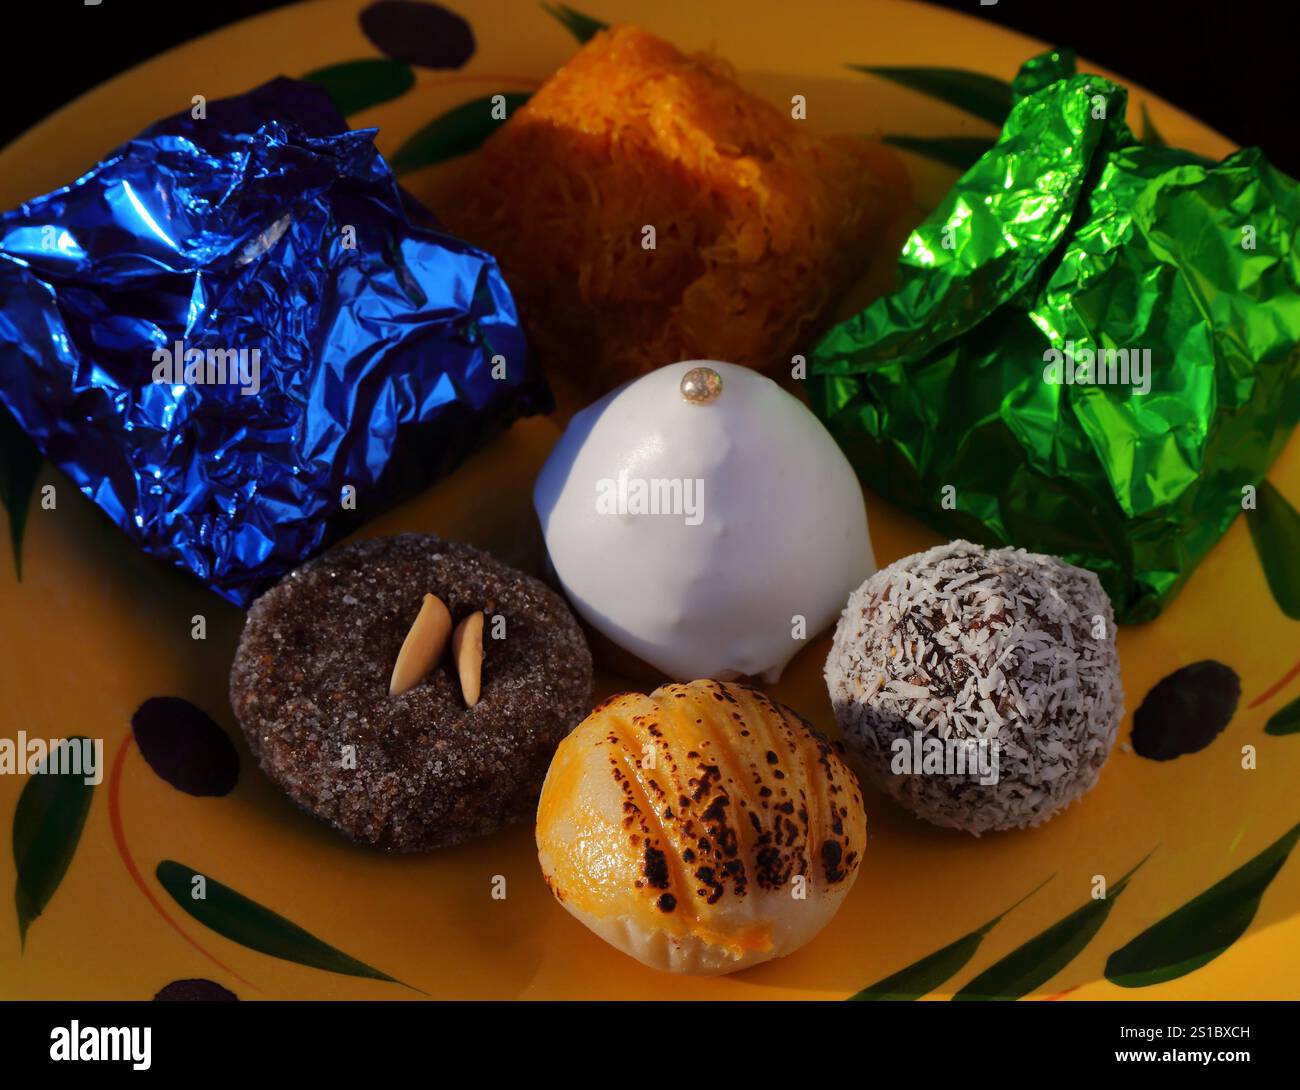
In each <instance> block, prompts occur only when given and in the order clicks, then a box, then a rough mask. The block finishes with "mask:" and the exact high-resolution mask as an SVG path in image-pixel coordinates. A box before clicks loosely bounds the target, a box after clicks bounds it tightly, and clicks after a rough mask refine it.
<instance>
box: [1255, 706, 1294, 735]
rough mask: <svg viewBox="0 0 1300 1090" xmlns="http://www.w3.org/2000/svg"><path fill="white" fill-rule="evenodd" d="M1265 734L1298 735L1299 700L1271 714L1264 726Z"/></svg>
mask: <svg viewBox="0 0 1300 1090" xmlns="http://www.w3.org/2000/svg"><path fill="white" fill-rule="evenodd" d="M1264 733H1265V734H1300V699H1296V700H1293V701H1291V703H1290V704H1288V705H1287V706H1286V707H1284V708H1282V709H1281V710H1280V711H1276V712H1274V713H1273V715H1272V717H1271V718H1270V719H1269V721H1268V723H1267V724H1265V726H1264Z"/></svg>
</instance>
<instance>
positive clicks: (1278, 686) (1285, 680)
mask: <svg viewBox="0 0 1300 1090" xmlns="http://www.w3.org/2000/svg"><path fill="white" fill-rule="evenodd" d="M1298 675H1300V662H1297V663H1296V664H1295V665H1294V666H1292V667H1291V669H1289V670H1288V671H1287V672H1286V673H1285V674H1283V675H1282V676H1281V677H1280V678H1278V679H1277V681H1276V682H1274V684H1272V685H1270V686H1269V687H1268V688H1267V689H1265V690H1264V691H1263V692H1262V693H1260V694H1259V696H1257V697H1255V699H1254V700H1252V701H1251V702H1250V703H1249V704H1247V705H1246V707H1248V708H1258V707H1259V706H1260V705H1261V704H1264V703H1266V702H1267V701H1269V700H1272V699H1273V697H1275V696H1277V694H1278V693H1280V692H1281V691H1282V690H1283V689H1285V688H1286V687H1287V686H1288V685H1289V684H1290V683H1291V682H1292V681H1294V680H1295V679H1296V677H1297V676H1298Z"/></svg>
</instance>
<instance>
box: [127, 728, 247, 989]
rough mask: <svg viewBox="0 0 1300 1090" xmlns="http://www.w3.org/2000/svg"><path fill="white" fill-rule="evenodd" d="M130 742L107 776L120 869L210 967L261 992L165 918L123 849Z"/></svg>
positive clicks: (166, 915) (168, 918) (161, 907)
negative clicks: (124, 781) (123, 801)
mask: <svg viewBox="0 0 1300 1090" xmlns="http://www.w3.org/2000/svg"><path fill="white" fill-rule="evenodd" d="M133 740H134V739H133V738H132V736H131V734H130V733H129V732H128V733H127V735H126V737H125V738H123V739H122V744H121V745H120V746H118V747H117V754H116V755H115V756H114V758H113V770H112V772H111V773H110V774H109V779H108V820H109V824H110V825H112V827H113V841H114V843H116V845H117V854H118V855H120V856H121V857H122V865H123V866H125V867H126V872H127V874H129V875H130V876H131V880H132V881H133V882H134V883H135V884H136V886H138V887H139V889H140V892H141V893H143V894H144V897H145V900H146V901H148V902H149V903H150V904H151V905H152V906H153V909H154V911H155V912H157V913H158V915H159V916H161V917H162V918H163V919H164V920H165V921H166V922H167V924H168V926H169V927H171V928H172V930H173V931H175V932H176V933H177V934H178V935H180V937H181V938H183V939H184V940H185V941H186V942H188V943H189V944H190V945H191V946H192V947H194V949H195V950H197V951H198V952H199V953H200V954H202V955H203V956H204V957H205V958H207V959H208V960H209V961H210V962H212V964H213V965H216V966H217V967H218V968H220V969H224V970H225V971H226V972H227V973H229V974H230V975H231V976H233V977H234V978H235V979H236V980H238V981H239V982H240V983H241V984H245V985H247V986H248V987H250V988H252V989H253V990H254V991H259V992H260V991H261V990H262V989H261V988H259V987H258V986H257V985H256V984H254V983H253V982H252V981H250V980H247V979H245V978H244V977H242V976H240V975H239V974H238V973H237V972H235V970H234V969H232V968H231V967H230V966H229V965H227V964H226V963H225V962H223V961H221V960H220V959H219V958H218V957H216V955H214V954H211V953H209V952H208V951H207V950H205V949H204V948H203V947H202V946H200V945H199V943H198V942H197V941H195V940H194V939H193V938H191V937H190V935H189V934H187V933H186V931H185V929H184V928H183V927H181V925H180V924H178V923H177V922H176V921H175V920H173V919H172V918H171V916H169V915H168V914H167V910H166V909H165V908H163V906H162V904H161V903H160V902H159V901H158V898H157V897H155V896H154V895H153V891H152V890H151V889H150V888H149V887H148V886H147V885H146V884H145V881H144V878H143V876H142V875H141V874H140V871H139V868H137V867H136V865H135V860H134V859H132V858H131V851H130V849H129V848H127V846H126V832H125V831H124V829H123V826H122V807H121V784H122V766H123V765H124V764H125V763H126V753H127V750H128V749H130V748H131V743H132V741H133Z"/></svg>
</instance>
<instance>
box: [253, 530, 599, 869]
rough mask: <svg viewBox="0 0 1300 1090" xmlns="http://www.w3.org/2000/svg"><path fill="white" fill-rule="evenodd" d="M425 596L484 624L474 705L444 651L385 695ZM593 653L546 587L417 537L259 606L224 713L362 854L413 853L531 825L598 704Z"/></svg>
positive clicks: (330, 559) (320, 570)
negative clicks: (576, 731)
mask: <svg viewBox="0 0 1300 1090" xmlns="http://www.w3.org/2000/svg"><path fill="white" fill-rule="evenodd" d="M426 594H434V595H437V596H438V598H440V599H441V600H442V602H443V603H445V604H446V607H447V609H448V610H449V611H450V614H451V617H452V618H453V620H454V621H455V622H456V623H458V624H459V623H460V622H461V621H462V620H463V619H464V618H466V617H469V616H470V615H472V614H474V613H475V612H476V611H482V613H483V614H484V628H483V638H482V647H483V660H482V668H481V672H480V685H481V691H480V694H479V696H478V700H477V702H476V703H475V704H474V705H473V707H470V706H468V705H467V703H466V697H465V695H464V693H463V691H462V685H461V679H460V677H459V676H458V673H457V664H456V661H455V657H454V656H453V654H452V652H451V650H450V648H448V649H447V651H446V652H445V653H444V654H443V655H442V656H441V658H440V661H438V662H437V663H436V664H435V665H433V667H432V669H431V670H430V672H429V673H428V674H427V676H424V677H423V678H422V679H421V680H420V681H419V682H418V683H416V684H414V685H412V687H411V688H409V689H407V690H406V691H405V692H401V693H399V694H398V695H389V688H390V681H391V680H392V675H393V667H394V664H395V663H396V661H397V657H398V652H399V651H400V650H401V648H402V645H403V642H404V641H405V640H406V637H407V634H408V632H410V630H411V627H412V624H413V623H414V622H415V620H416V617H417V616H418V615H419V614H420V611H421V605H422V601H423V599H424V596H425V595H426ZM591 685H592V677H591V653H590V651H589V650H588V649H587V645H586V642H585V641H584V639H583V636H582V632H581V630H580V629H579V628H578V624H577V622H576V621H575V620H574V618H573V615H572V614H571V613H570V612H569V610H568V607H567V606H566V605H565V604H564V602H563V601H562V600H561V599H560V597H559V596H558V595H556V594H555V593H554V592H553V591H551V590H549V589H548V588H547V587H546V586H545V585H543V584H542V583H541V582H539V581H538V580H536V579H534V578H532V577H531V576H528V575H525V574H523V573H522V572H519V571H516V570H515V569H513V568H510V567H508V566H507V565H505V564H503V563H501V562H500V561H498V560H496V559H494V558H493V557H491V556H490V555H488V554H487V553H485V552H483V551H481V550H479V549H475V548H473V547H472V546H469V545H462V544H457V543H454V542H448V541H443V540H441V539H440V538H437V537H433V536H430V535H423V534H402V535H400V536H398V537H389V538H371V539H367V540H363V541H357V542H353V543H351V544H347V545H342V546H338V547H336V548H333V549H331V550H329V551H328V552H326V553H324V554H323V555H322V556H320V557H318V558H317V559H315V560H313V561H311V562H309V563H307V564H305V565H303V566H302V567H300V568H298V569H297V570H296V571H293V572H291V573H290V574H289V575H287V576H286V577H285V578H284V579H283V580H282V581H281V582H280V583H278V584H277V585H276V586H274V587H273V588H272V589H271V590H270V591H268V592H267V593H266V594H264V595H263V596H262V597H261V598H259V599H258V600H257V601H256V602H255V603H253V606H252V608H251V609H250V610H249V612H248V619H247V621H246V623H245V626H244V632H243V635H242V637H241V638H240V641H239V649H238V651H237V652H236V654H235V662H234V666H233V667H232V669H231V674H230V702H231V706H232V707H233V708H234V711H235V715H236V717H237V718H238V720H239V723H240V726H241V727H242V728H243V731H244V734H245V735H246V736H247V738H248V744H249V746H250V747H251V748H252V751H253V753H254V754H255V755H256V756H257V758H258V761H259V762H260V764H261V766H262V770H263V771H264V772H265V773H266V774H267V776H269V777H270V778H271V780H272V781H274V782H275V783H276V784H277V785H278V786H279V787H280V789H281V790H282V791H284V792H285V794H287V795H288V796H289V797H290V798H291V799H293V800H294V801H295V802H296V803H298V805H299V806H301V807H302V808H303V809H304V810H307V811H308V812H309V813H312V814H315V815H316V816H317V817H319V818H322V819H323V820H325V821H328V822H329V823H330V824H331V825H333V826H334V827H335V828H336V829H338V830H339V831H340V832H342V833H345V834H346V835H347V836H349V837H350V838H352V839H353V840H355V841H358V842H359V843H362V844H369V845H373V846H375V847H378V848H383V849H386V850H388V851H398V852H414V851H426V850H428V849H431V848H437V847H442V846H444V845H448V844H457V843H459V842H461V841H463V840H468V839H470V838H472V837H476V836H485V835H486V834H488V833H491V832H494V831H495V830H497V829H499V828H500V827H502V826H503V825H506V824H508V823H510V822H512V821H515V820H517V819H518V818H521V817H524V816H528V815H531V814H532V812H533V807H534V804H535V803H536V800H537V795H538V792H539V790H540V788H541V784H542V780H543V778H544V777H545V775H546V769H547V766H548V764H549V762H550V759H551V755H552V754H553V753H554V751H555V747H556V746H557V745H558V744H559V742H560V740H561V739H563V738H564V736H565V735H566V734H568V732H569V730H570V729H571V728H572V727H573V726H574V725H576V724H577V723H578V722H579V721H581V719H582V718H583V716H584V715H585V714H586V712H587V710H588V709H589V708H590V706H591Z"/></svg>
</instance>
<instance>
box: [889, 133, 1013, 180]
mask: <svg viewBox="0 0 1300 1090" xmlns="http://www.w3.org/2000/svg"><path fill="white" fill-rule="evenodd" d="M883 140H884V143H886V144H891V145H892V146H894V147H896V148H902V149H903V150H904V151H910V152H913V153H914V154H916V155H924V156H925V157H926V158H927V159H935V160H937V161H938V162H940V163H944V164H946V165H947V166H950V167H955V168H956V169H957V170H963V171H964V170H969V169H970V168H971V167H972V166H974V165H975V163H976V162H977V161H978V160H979V157H980V156H981V155H983V154H984V153H985V152H986V151H988V150H989V148H991V147H992V146H993V141H992V140H990V139H988V138H986V137H983V136H898V135H894V136H886V137H884V138H883Z"/></svg>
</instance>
